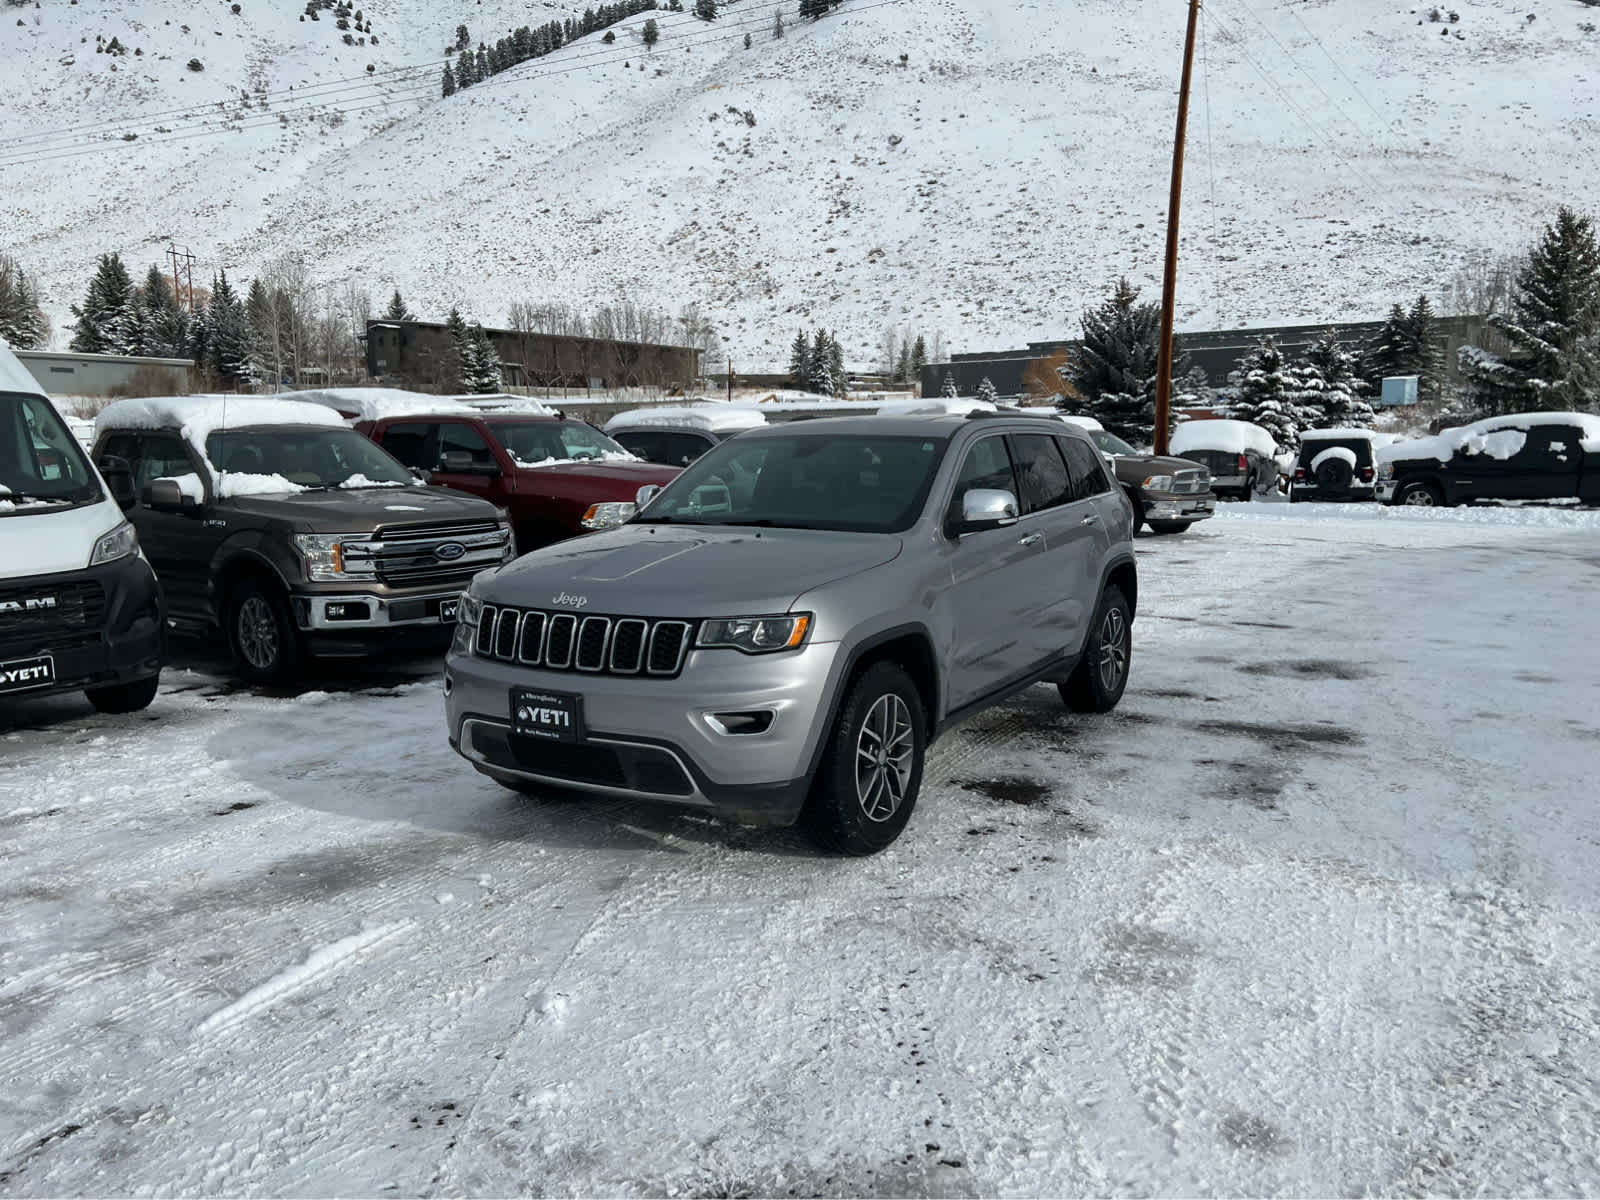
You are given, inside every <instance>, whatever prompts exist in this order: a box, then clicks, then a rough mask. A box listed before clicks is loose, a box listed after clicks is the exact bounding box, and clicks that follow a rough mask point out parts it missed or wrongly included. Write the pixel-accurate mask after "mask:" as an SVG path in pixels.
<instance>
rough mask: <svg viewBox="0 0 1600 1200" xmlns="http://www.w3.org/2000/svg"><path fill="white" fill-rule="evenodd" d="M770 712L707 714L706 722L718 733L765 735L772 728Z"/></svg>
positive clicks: (760, 710)
mask: <svg viewBox="0 0 1600 1200" xmlns="http://www.w3.org/2000/svg"><path fill="white" fill-rule="evenodd" d="M772 716H773V714H772V712H771V711H770V710H769V709H764V708H763V709H756V710H754V711H752V712H724V713H707V714H706V722H707V723H708V724H709V725H710V726H711V728H713V729H715V730H716V731H717V732H718V733H727V734H747V733H765V732H766V731H767V730H769V729H771V728H772Z"/></svg>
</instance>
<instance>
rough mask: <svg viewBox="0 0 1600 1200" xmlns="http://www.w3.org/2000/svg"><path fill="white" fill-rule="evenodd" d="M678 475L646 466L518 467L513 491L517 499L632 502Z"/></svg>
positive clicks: (654, 465) (578, 464)
mask: <svg viewBox="0 0 1600 1200" xmlns="http://www.w3.org/2000/svg"><path fill="white" fill-rule="evenodd" d="M678 475H679V468H677V467H664V466H661V465H659V464H657V463H647V462H614V461H613V462H607V461H605V460H603V459H592V460H590V461H588V462H570V463H552V464H551V465H550V466H548V467H519V468H517V472H516V490H517V492H518V494H519V495H531V496H546V495H547V496H559V497H561V498H562V499H567V500H582V501H584V502H586V503H589V504H594V503H598V502H600V501H602V500H632V499H633V498H634V496H635V495H637V494H638V491H639V489H640V488H642V487H644V486H645V484H647V483H658V484H661V485H663V486H665V485H666V484H669V483H671V482H672V481H673V480H674V479H676V478H677V477H678Z"/></svg>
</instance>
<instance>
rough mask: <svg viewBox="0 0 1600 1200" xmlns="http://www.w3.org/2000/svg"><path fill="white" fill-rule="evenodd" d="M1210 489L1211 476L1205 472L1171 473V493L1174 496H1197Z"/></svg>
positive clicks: (1195, 470)
mask: <svg viewBox="0 0 1600 1200" xmlns="http://www.w3.org/2000/svg"><path fill="white" fill-rule="evenodd" d="M1210 489H1211V476H1210V475H1209V474H1207V473H1206V472H1205V471H1202V470H1199V469H1193V470H1188V471H1175V472H1173V475H1172V491H1173V494H1174V495H1178V496H1198V495H1201V494H1202V493H1204V492H1207V491H1209V490H1210Z"/></svg>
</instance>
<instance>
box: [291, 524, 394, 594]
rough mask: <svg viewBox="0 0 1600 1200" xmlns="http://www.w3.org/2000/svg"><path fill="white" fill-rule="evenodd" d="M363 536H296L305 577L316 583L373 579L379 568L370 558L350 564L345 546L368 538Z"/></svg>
mask: <svg viewBox="0 0 1600 1200" xmlns="http://www.w3.org/2000/svg"><path fill="white" fill-rule="evenodd" d="M365 536H366V535H365V534H361V533H297V534H295V535H294V544H295V547H296V548H297V549H298V550H299V551H300V555H301V557H302V558H304V559H305V560H306V577H307V578H308V579H310V580H311V581H312V582H313V583H334V582H337V581H338V580H341V579H349V578H352V577H357V578H362V579H373V578H376V576H377V567H376V565H375V564H374V563H373V562H372V560H371V559H367V560H365V561H360V562H347V561H346V560H345V556H344V543H345V542H349V541H356V540H358V539H360V538H363V537H365Z"/></svg>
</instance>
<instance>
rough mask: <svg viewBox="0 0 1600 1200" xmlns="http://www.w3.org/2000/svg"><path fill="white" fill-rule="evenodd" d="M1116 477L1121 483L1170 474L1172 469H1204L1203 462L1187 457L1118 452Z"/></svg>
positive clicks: (1137, 481)
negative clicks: (1148, 476)
mask: <svg viewBox="0 0 1600 1200" xmlns="http://www.w3.org/2000/svg"><path fill="white" fill-rule="evenodd" d="M1115 464H1116V471H1117V479H1118V481H1119V482H1121V483H1135V484H1136V483H1139V482H1141V481H1142V480H1143V479H1144V478H1145V476H1147V475H1171V474H1172V473H1173V472H1174V471H1193V470H1196V469H1199V470H1201V471H1204V470H1205V469H1206V467H1205V464H1204V463H1197V462H1194V461H1193V460H1192V459H1187V458H1173V457H1171V456H1170V455H1159V454H1119V455H1118V456H1117V458H1116V459H1115Z"/></svg>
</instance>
